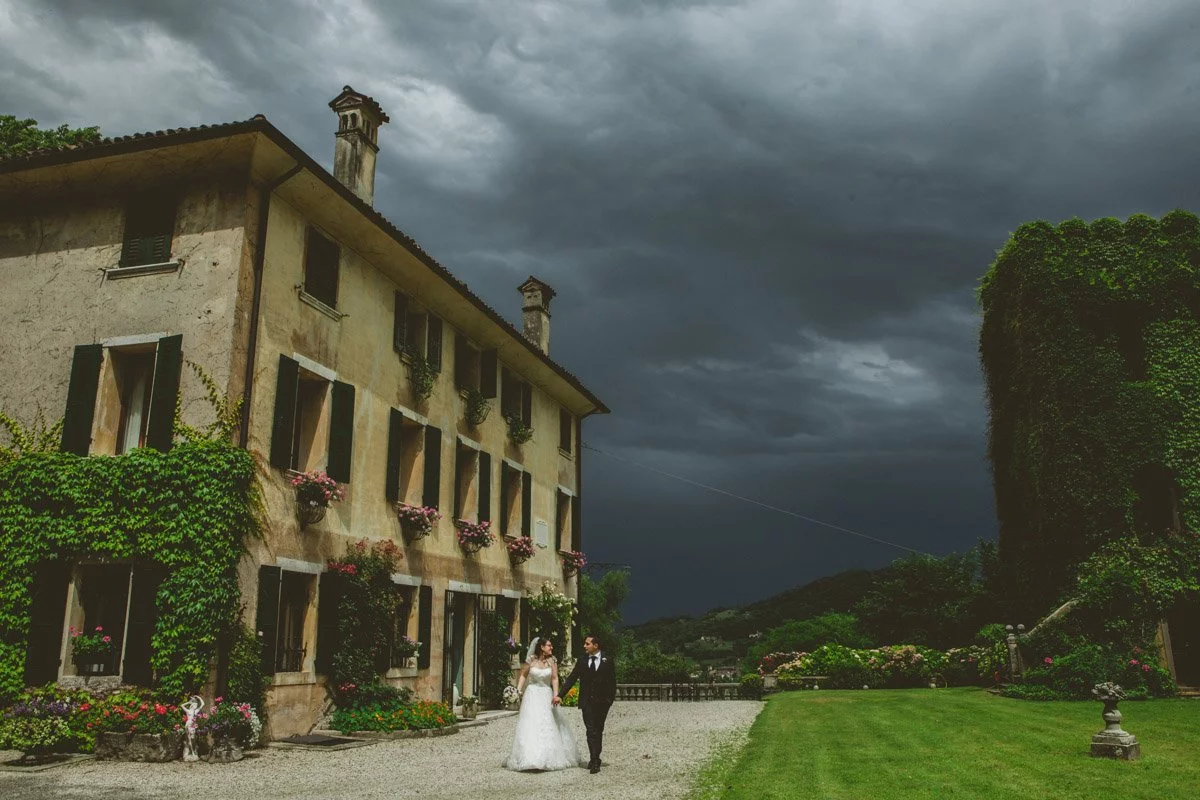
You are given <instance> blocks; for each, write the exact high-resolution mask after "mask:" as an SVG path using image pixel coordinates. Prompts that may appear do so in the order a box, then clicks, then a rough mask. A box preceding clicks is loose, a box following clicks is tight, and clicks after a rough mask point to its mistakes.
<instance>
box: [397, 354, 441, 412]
mask: <svg viewBox="0 0 1200 800" xmlns="http://www.w3.org/2000/svg"><path fill="white" fill-rule="evenodd" d="M404 352H405V355H407V356H408V380H409V382H410V383H411V384H412V390H413V399H415V400H416V401H417V402H418V403H420V402H422V401H424V400H427V399H429V396H430V395H432V394H433V382H434V380H435V379H436V378H437V372H436V371H435V370H434V368H433V367H432V366H431V365H430V363H429V362H428V361H426V360H425V357H424V356H422V355H421V354H420V353H418V352H416V351H415V350H413V349H412V348H411V347H410V348H407V349H406V350H405V351H404Z"/></svg>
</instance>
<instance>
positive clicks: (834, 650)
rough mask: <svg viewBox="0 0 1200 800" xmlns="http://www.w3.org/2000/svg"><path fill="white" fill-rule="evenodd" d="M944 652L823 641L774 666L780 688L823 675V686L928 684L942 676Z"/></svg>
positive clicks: (794, 686)
mask: <svg viewBox="0 0 1200 800" xmlns="http://www.w3.org/2000/svg"><path fill="white" fill-rule="evenodd" d="M945 666H946V655H945V654H944V653H942V652H941V651H939V650H934V649H932V648H929V647H922V646H921V645H911V644H908V645H890V646H886V647H876V648H872V649H870V650H856V649H854V648H851V647H846V646H844V645H840V644H826V645H822V646H821V647H818V648H817V649H816V650H814V651H813V652H812V653H799V654H798V655H797V657H796V658H795V659H793V660H791V661H789V662H787V663H784V664H781V665H780V666H779V667H778V668H777V669H776V674H777V675H778V676H779V686H780V688H785V689H786V688H799V686H800V685H801V682H800V681H799V678H800V677H801V676H807V675H823V676H825V677H826V679H827V680H825V681H824V682H823V684H822V685H823V686H825V687H828V688H830V689H858V688H862V687H864V686H867V687H871V688H878V687H884V686H887V687H892V688H902V687H914V686H927V685H929V683H931V682H932V681H935V680H937V679H938V678H940V677H942V673H943V671H944V669H945Z"/></svg>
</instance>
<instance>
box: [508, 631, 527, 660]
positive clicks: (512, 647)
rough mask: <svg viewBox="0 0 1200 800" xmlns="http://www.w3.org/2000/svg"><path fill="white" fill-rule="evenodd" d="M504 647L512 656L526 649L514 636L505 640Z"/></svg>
mask: <svg viewBox="0 0 1200 800" xmlns="http://www.w3.org/2000/svg"><path fill="white" fill-rule="evenodd" d="M504 649H505V650H507V651H508V654H509V655H510V656H515V655H516V654H517V653H519V652H521V650H523V649H524V646H523V645H522V644H521V643H520V642H518V641H517V640H516V639H514V638H513V637H511V636H510V637H508V639H507V640H506V641H505V642H504Z"/></svg>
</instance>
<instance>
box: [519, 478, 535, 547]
mask: <svg viewBox="0 0 1200 800" xmlns="http://www.w3.org/2000/svg"><path fill="white" fill-rule="evenodd" d="M521 535H522V536H532V535H533V475H532V474H530V473H528V472H522V473H521Z"/></svg>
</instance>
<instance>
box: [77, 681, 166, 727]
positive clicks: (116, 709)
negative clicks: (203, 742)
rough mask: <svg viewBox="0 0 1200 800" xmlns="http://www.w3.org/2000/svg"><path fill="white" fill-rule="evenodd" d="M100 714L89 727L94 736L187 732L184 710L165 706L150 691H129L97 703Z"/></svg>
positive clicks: (98, 713) (97, 714)
mask: <svg viewBox="0 0 1200 800" xmlns="http://www.w3.org/2000/svg"><path fill="white" fill-rule="evenodd" d="M96 706H97V713H96V714H95V716H94V718H93V720H92V721H91V722H90V723H88V724H87V727H88V729H89V730H90V731H91V732H93V733H171V732H174V731H181V730H183V711H181V710H180V708H179V706H177V705H175V704H174V703H162V702H159V701H157V700H155V699H154V698H153V696H152V695H151V694H150V693H149V692H142V691H129V692H120V693H118V694H114V695H111V696H109V697H106V698H104V699H102V700H98V701H96Z"/></svg>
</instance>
